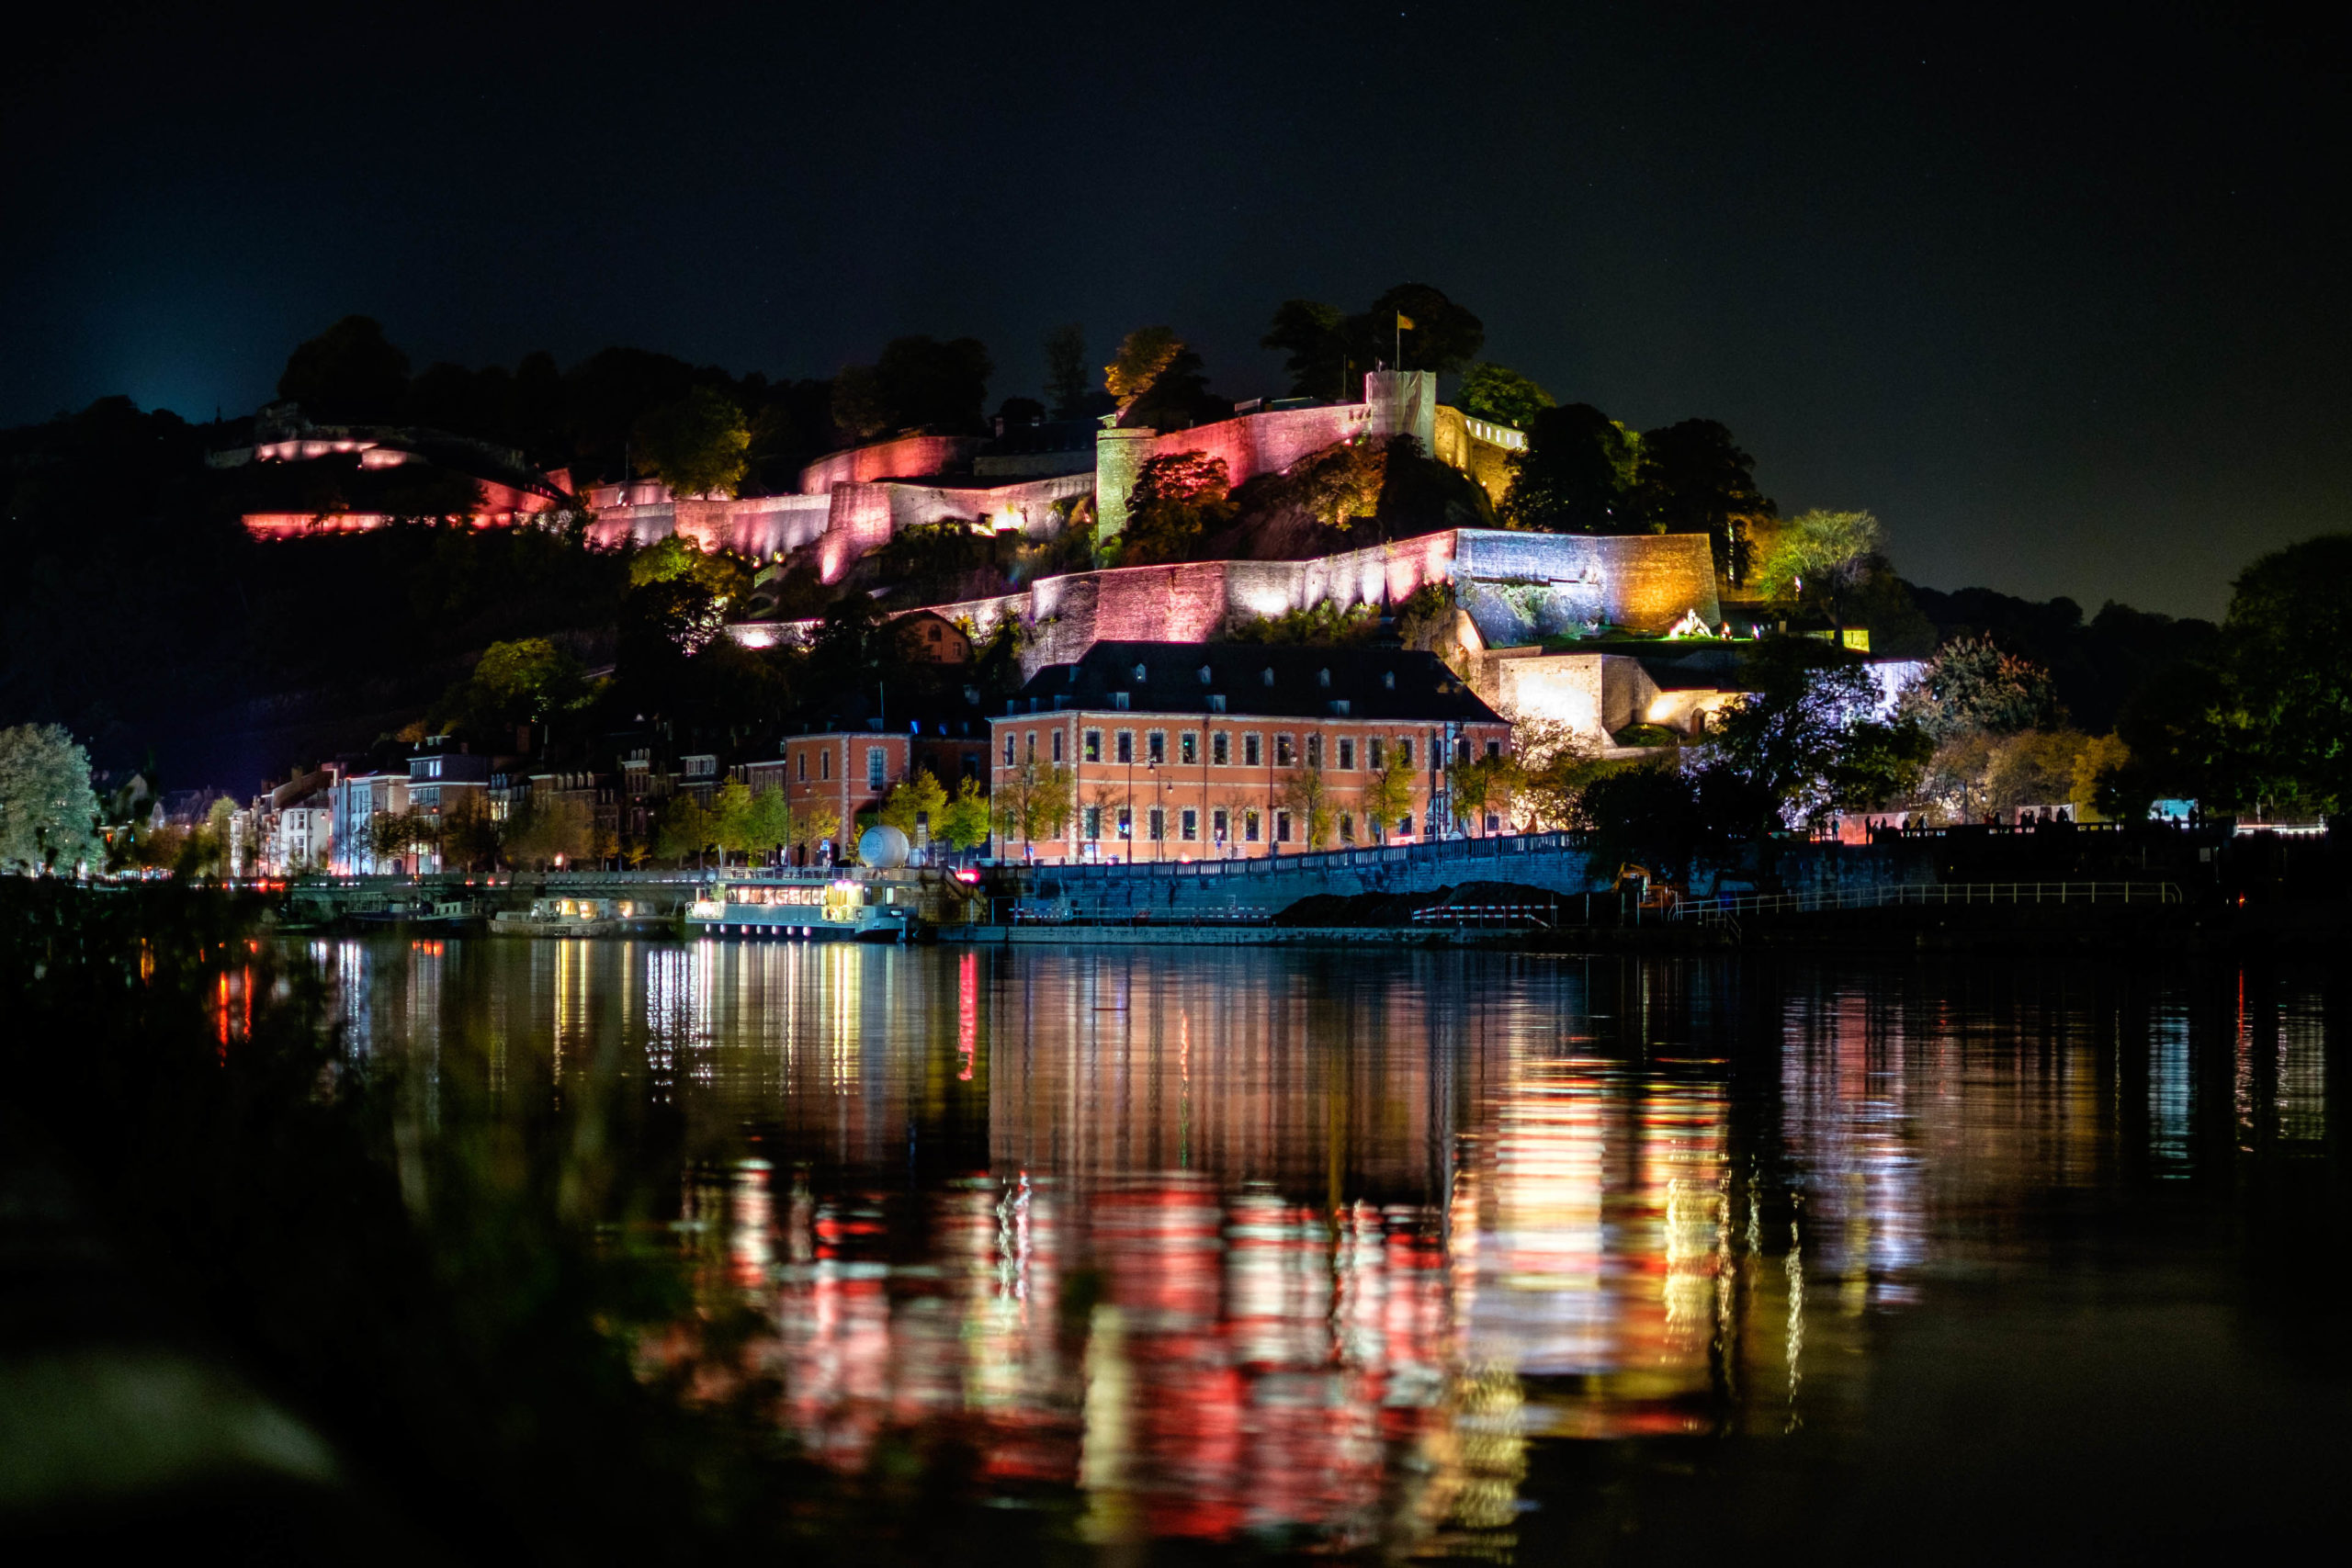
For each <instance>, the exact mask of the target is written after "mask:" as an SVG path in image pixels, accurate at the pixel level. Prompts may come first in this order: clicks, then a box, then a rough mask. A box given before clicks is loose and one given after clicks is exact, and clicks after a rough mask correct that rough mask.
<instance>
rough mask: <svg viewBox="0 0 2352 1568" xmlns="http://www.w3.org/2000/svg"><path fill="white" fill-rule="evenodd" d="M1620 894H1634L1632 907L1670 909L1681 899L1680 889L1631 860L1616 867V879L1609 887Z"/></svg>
mask: <svg viewBox="0 0 2352 1568" xmlns="http://www.w3.org/2000/svg"><path fill="white" fill-rule="evenodd" d="M1611 891H1612V892H1615V893H1618V894H1620V895H1623V894H1626V893H1631V894H1634V896H1635V898H1636V902H1635V905H1634V907H1635V908H1641V909H1671V908H1674V906H1675V905H1676V904H1678V903H1679V902H1681V899H1682V891H1681V889H1680V888H1678V887H1676V886H1673V884H1671V883H1667V882H1660V881H1658V880H1657V878H1656V877H1654V876H1652V875H1651V874H1650V868H1649V867H1647V866H1645V865H1635V864H1634V863H1632V862H1631V861H1628V862H1626V863H1624V864H1623V865H1621V866H1619V867H1618V868H1617V881H1616V884H1615V886H1613V887H1612V888H1611Z"/></svg>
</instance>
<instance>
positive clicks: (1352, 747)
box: [1340, 735, 1356, 773]
mask: <svg viewBox="0 0 2352 1568" xmlns="http://www.w3.org/2000/svg"><path fill="white" fill-rule="evenodd" d="M1355 767H1356V743H1355V739H1354V737H1352V736H1347V735H1342V736H1340V772H1341V773H1353V772H1355Z"/></svg>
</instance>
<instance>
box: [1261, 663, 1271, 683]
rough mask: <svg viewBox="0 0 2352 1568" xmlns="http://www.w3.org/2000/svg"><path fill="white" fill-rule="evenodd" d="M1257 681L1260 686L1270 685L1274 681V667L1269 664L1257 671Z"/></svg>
mask: <svg viewBox="0 0 2352 1568" xmlns="http://www.w3.org/2000/svg"><path fill="white" fill-rule="evenodd" d="M1258 683H1259V684H1260V685H1261V686H1271V685H1272V684H1273V683H1274V667H1273V666H1272V665H1271V664H1269V665H1267V666H1266V667H1265V668H1264V669H1263V670H1261V671H1258Z"/></svg>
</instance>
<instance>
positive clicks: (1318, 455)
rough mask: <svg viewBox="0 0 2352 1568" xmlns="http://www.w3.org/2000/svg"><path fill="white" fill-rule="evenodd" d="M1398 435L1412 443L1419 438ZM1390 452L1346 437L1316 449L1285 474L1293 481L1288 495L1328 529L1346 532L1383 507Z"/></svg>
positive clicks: (1285, 489)
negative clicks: (1358, 519)
mask: <svg viewBox="0 0 2352 1568" xmlns="http://www.w3.org/2000/svg"><path fill="white" fill-rule="evenodd" d="M1397 439H1398V440H1400V441H1405V442H1408V443H1409V442H1410V441H1411V440H1412V439H1413V438H1412V437H1411V436H1409V435H1407V436H1399V437H1397ZM1388 450H1389V449H1388V446H1387V445H1386V444H1385V443H1376V442H1372V441H1340V442H1335V443H1333V444H1332V445H1331V446H1326V447H1324V448H1323V450H1321V451H1320V452H1315V453H1310V454H1309V455H1307V456H1306V457H1302V458H1300V459H1299V460H1298V461H1297V462H1296V463H1294V464H1293V465H1292V466H1291V468H1290V471H1289V473H1287V474H1286V475H1284V476H1283V477H1284V479H1287V480H1288V481H1289V482H1288V483H1286V484H1285V485H1284V486H1283V498H1284V499H1285V500H1287V501H1289V502H1291V503H1292V504H1293V505H1295V506H1297V507H1299V508H1300V509H1301V510H1303V511H1306V512H1307V513H1312V514H1313V515H1314V517H1315V520H1316V521H1317V522H1318V523H1320V524H1322V525H1324V526H1325V527H1327V528H1338V529H1340V530H1341V531H1342V532H1344V531H1345V530H1346V529H1347V528H1348V527H1349V525H1351V524H1352V523H1354V521H1355V520H1356V519H1357V518H1359V517H1371V516H1373V515H1374V513H1377V512H1378V511H1379V510H1380V494H1381V488H1382V486H1383V485H1384V484H1385V483H1386V481H1387V478H1388Z"/></svg>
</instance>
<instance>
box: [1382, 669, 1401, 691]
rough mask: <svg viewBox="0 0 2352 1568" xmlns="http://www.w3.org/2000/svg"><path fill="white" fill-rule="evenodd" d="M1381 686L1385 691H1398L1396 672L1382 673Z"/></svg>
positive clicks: (1384, 671) (1385, 671) (1386, 671)
mask: <svg viewBox="0 0 2352 1568" xmlns="http://www.w3.org/2000/svg"><path fill="white" fill-rule="evenodd" d="M1380 684H1381V685H1382V687H1383V688H1385V690H1388V691H1391V692H1393V691H1395V690H1396V689H1397V671H1394V670H1383V671H1381V672H1380Z"/></svg>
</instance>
